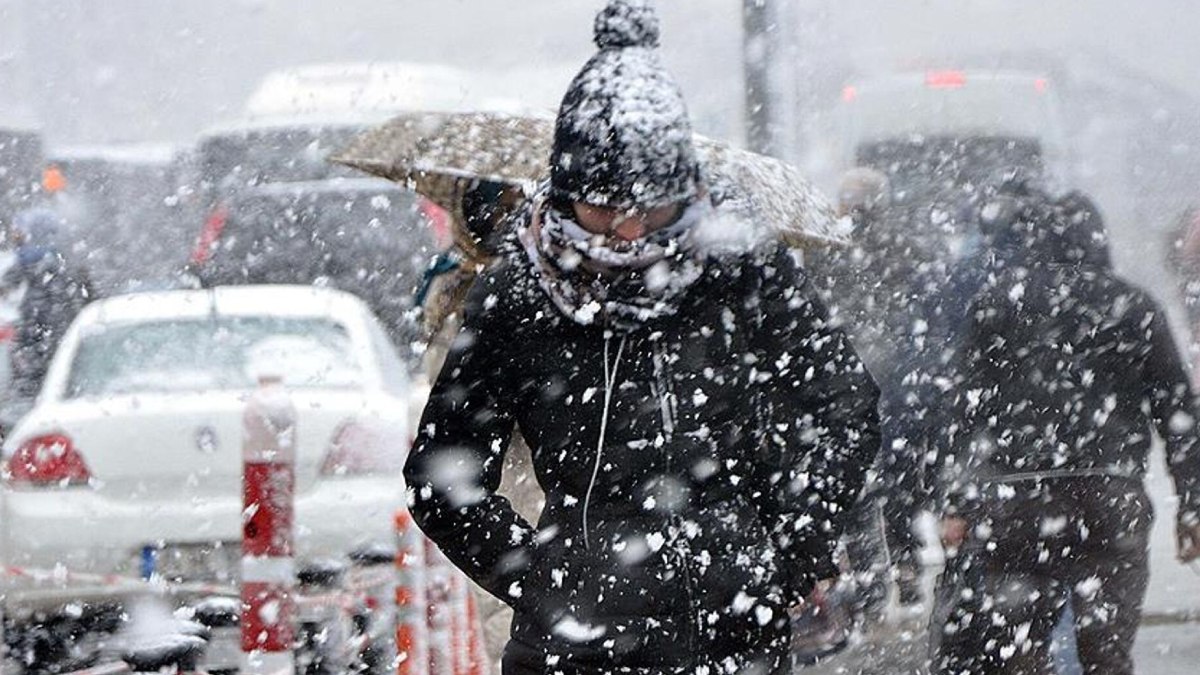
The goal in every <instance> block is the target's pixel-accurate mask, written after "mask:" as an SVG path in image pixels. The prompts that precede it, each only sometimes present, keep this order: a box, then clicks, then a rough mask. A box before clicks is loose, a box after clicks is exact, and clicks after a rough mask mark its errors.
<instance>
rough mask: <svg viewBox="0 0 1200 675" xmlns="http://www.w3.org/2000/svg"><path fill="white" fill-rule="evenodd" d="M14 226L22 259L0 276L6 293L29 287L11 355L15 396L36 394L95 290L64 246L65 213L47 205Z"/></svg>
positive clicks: (21, 215) (19, 216)
mask: <svg viewBox="0 0 1200 675" xmlns="http://www.w3.org/2000/svg"><path fill="white" fill-rule="evenodd" d="M14 225H15V228H14V231H13V239H14V241H15V242H16V243H17V247H16V260H15V262H14V263H13V265H12V267H10V268H8V269H7V270H5V272H4V275H3V277H0V296H3V295H8V294H10V293H13V292H16V291H17V290H18V289H22V288H23V289H24V291H25V294H24V295H23V296H22V298H21V305H20V318H19V319H18V321H17V330H16V336H15V340H14V344H13V349H12V354H11V360H12V373H13V381H12V391H11V392H10V395H11V396H12V397H14V398H19V399H32V398H33V397H35V396H37V393H38V391H39V390H41V387H42V381H43V380H44V379H45V377H46V371H47V370H48V369H49V367H50V360H51V359H52V358H53V356H54V352H55V350H56V349H58V345H59V343H60V342H61V341H62V337H63V335H64V334H65V333H66V332H67V328H68V327H69V326H70V325H71V322H72V321H74V320H75V316H76V315H77V314H78V313H79V311H80V310H81V309H82V308H83V306H84V305H86V304H87V303H88V302H90V301H91V300H92V299H94V296H95V293H94V290H93V288H92V283H91V279H90V277H89V275H88V273H87V270H86V269H85V268H83V267H82V266H80V265H77V264H75V262H74V261H73V260H70V259H68V258H67V257H66V256H64V255H63V252H62V250H61V248H60V247H59V245H58V240H59V238H60V237H61V236H62V235H63V232H62V231H63V229H64V228H65V226H66V224H65V222H64V221H63V219H62V217H61V216H59V215H58V214H57V213H56V212H55V211H53V210H50V209H47V208H35V209H29V210H26V211H22V212H21V213H19V214H17V216H16V218H15V221H14Z"/></svg>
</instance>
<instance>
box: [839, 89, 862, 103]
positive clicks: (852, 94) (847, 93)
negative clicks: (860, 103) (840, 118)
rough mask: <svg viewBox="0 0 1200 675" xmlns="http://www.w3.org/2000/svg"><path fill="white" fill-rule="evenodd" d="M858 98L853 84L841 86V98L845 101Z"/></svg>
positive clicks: (850, 101)
mask: <svg viewBox="0 0 1200 675" xmlns="http://www.w3.org/2000/svg"><path fill="white" fill-rule="evenodd" d="M856 98H858V87H855V86H854V85H846V86H845V87H842V100H843V101H845V102H846V103H853V102H854V99H856Z"/></svg>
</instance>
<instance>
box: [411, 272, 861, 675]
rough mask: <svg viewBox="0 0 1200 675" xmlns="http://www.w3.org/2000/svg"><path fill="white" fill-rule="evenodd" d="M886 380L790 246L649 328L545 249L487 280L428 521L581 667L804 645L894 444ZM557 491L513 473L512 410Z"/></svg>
mask: <svg viewBox="0 0 1200 675" xmlns="http://www.w3.org/2000/svg"><path fill="white" fill-rule="evenodd" d="M877 396H878V392H877V390H876V387H875V384H874V383H873V382H872V380H871V378H870V376H869V375H868V374H867V373H866V372H865V370H864V369H863V367H862V365H861V363H860V362H859V360H858V358H857V356H856V355H855V354H854V351H853V349H852V348H851V347H850V346H849V344H848V343H847V341H846V340H845V338H844V336H843V335H842V334H841V332H840V331H837V330H834V329H832V328H830V327H829V326H827V325H826V323H825V316H824V310H823V308H822V307H821V306H820V304H819V303H818V302H817V301H815V300H814V299H813V298H812V297H811V294H810V292H809V290H808V288H807V286H806V281H805V278H804V275H803V273H802V272H801V271H800V270H799V269H798V268H797V267H796V266H795V263H794V262H793V261H792V259H791V257H790V254H788V253H787V252H786V251H783V250H782V249H780V250H778V251H775V252H773V253H772V254H771V255H770V256H767V257H765V258H763V257H754V256H746V257H743V258H737V259H734V260H725V261H720V262H714V263H712V264H710V265H709V266H708V269H707V271H706V272H705V275H704V276H703V278H701V279H700V280H699V281H697V282H696V285H695V286H693V287H692V289H691V290H690V291H689V293H688V295H687V296H686V298H685V301H684V303H683V305H682V307H681V308H680V310H679V312H678V313H677V314H676V315H674V316H671V317H667V318H663V319H659V320H656V321H653V322H651V323H648V324H647V325H646V326H645V327H644V328H642V329H640V330H637V331H634V332H631V333H627V334H626V333H614V332H609V331H606V330H605V329H604V328H603V327H595V326H581V325H578V324H576V323H574V322H572V321H570V320H569V319H566V318H564V317H563V316H562V315H561V314H560V313H559V312H558V311H557V310H556V309H555V308H554V306H553V305H552V304H551V302H550V301H549V300H548V298H547V296H546V295H545V294H544V293H543V292H542V290H541V289H540V287H539V286H538V284H537V281H536V279H535V278H534V276H533V272H531V271H530V270H529V268H528V265H527V264H526V263H524V261H521V260H518V259H512V260H508V261H506V262H503V263H501V264H500V265H498V266H497V267H496V268H494V269H493V270H492V271H490V272H488V273H486V274H484V275H483V276H482V277H481V278H480V279H479V281H478V282H477V283H476V286H475V288H474V289H473V291H472V294H471V298H470V299H469V301H468V311H467V317H466V322H465V325H464V328H463V331H462V333H461V334H460V336H459V338H458V339H457V341H456V342H455V344H454V345H453V346H452V348H451V352H450V355H449V357H448V359H447V361H446V365H445V366H444V368H443V370H442V373H441V376H440V377H439V378H438V381H437V383H436V384H435V386H434V389H433V393H432V395H431V398H430V401H429V404H428V406H427V407H426V409H425V413H424V416H423V419H422V421H421V427H420V430H419V435H418V438H417V440H416V443H415V446H414V448H413V452H412V455H411V456H410V459H409V461H408V464H407V466H406V468H405V476H406V479H407V481H408V487H409V494H410V505H411V508H412V511H413V514H414V516H415V517H416V520H417V522H418V524H419V525H420V527H421V528H422V530H424V532H425V533H426V534H427V535H428V536H429V537H430V538H432V539H433V541H434V542H436V543H437V544H438V545H439V546H440V547H441V549H442V550H443V552H445V554H446V555H447V556H448V557H449V558H450V559H451V560H452V561H453V562H454V563H455V564H456V565H457V566H459V567H460V568H461V569H463V570H464V571H465V572H466V573H467V574H468V575H469V576H470V577H472V578H473V579H474V580H475V581H476V582H477V583H479V584H480V585H481V586H483V587H484V588H485V589H487V590H488V591H490V592H491V593H493V594H494V595H496V596H497V597H499V598H500V599H501V600H503V601H505V602H507V603H509V604H511V605H512V606H513V607H514V609H515V611H516V614H515V618H514V624H513V629H512V637H513V640H514V643H513V645H510V650H512V649H514V648H516V649H518V650H521V651H523V652H525V653H531V654H541V655H543V656H544V657H545V658H548V659H550V661H551V662H552V663H555V664H557V669H558V670H563V671H564V672H605V671H607V670H608V669H615V668H631V669H635V670H637V671H639V672H653V673H657V672H675V671H676V670H677V669H680V668H691V667H695V666H696V665H697V664H705V663H715V662H716V661H717V660H718V659H722V658H735V659H752V658H756V657H755V656H754V655H755V654H763V653H768V654H772V656H773V658H778V657H780V656H781V655H782V654H786V647H787V636H788V625H787V620H786V619H787V617H786V608H787V606H788V605H789V604H791V603H793V602H795V601H796V600H797V599H798V598H799V597H800V596H801V595H803V594H804V593H806V592H807V591H808V590H809V589H810V588H811V586H812V583H813V582H814V580H815V579H816V578H817V577H818V576H823V575H827V574H828V573H829V572H830V549H831V547H832V544H833V542H834V541H835V540H836V536H837V534H838V530H839V528H840V526H841V523H840V519H839V516H840V514H841V513H842V511H843V510H845V509H846V508H847V507H848V506H849V505H850V504H851V503H852V502H853V501H854V500H855V498H856V496H857V493H858V492H859V490H860V489H861V487H862V482H863V480H864V471H865V468H866V466H867V465H868V464H869V463H870V461H871V459H872V458H873V457H874V455H875V453H876V450H877V446H878V418H877V412H876V402H877ZM514 425H515V426H517V427H519V429H520V431H521V434H522V436H524V438H525V439H527V441H528V442H529V445H530V447H531V449H532V454H533V463H534V469H535V471H536V473H537V479H538V482H539V483H540V484H541V486H542V488H543V490H544V491H545V493H546V497H547V504H546V508H545V510H544V511H543V513H542V515H541V518H540V519H539V522H538V523H537V525H536V527H535V526H533V525H531V524H530V523H527V522H525V521H524V520H523V519H521V518H520V517H519V516H518V515H517V514H516V513H515V512H514V511H513V509H512V508H511V506H510V505H509V503H508V502H507V501H506V500H505V499H503V498H501V497H499V496H497V495H496V493H495V491H496V487H497V485H498V484H499V482H500V471H501V465H502V463H503V462H502V458H503V455H504V453H505V451H506V449H507V445H508V439H509V437H510V435H511V433H512V431H513V427H514Z"/></svg>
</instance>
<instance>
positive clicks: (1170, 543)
mask: <svg viewBox="0 0 1200 675" xmlns="http://www.w3.org/2000/svg"><path fill="white" fill-rule="evenodd" d="M1147 489H1148V490H1149V492H1150V498H1151V499H1152V500H1153V502H1154V513H1155V521H1154V531H1153V532H1152V534H1151V537H1150V588H1149V589H1148V590H1147V592H1146V614H1147V615H1148V616H1151V617H1157V616H1170V615H1178V614H1181V613H1187V614H1188V615H1189V616H1190V617H1191V618H1192V619H1195V620H1200V565H1197V564H1195V563H1193V566H1185V565H1182V564H1180V563H1179V561H1178V560H1176V559H1175V509H1176V506H1177V501H1176V499H1175V488H1174V486H1173V485H1172V483H1171V478H1170V475H1169V474H1168V473H1167V470H1166V460H1165V459H1164V457H1163V453H1162V449H1161V448H1156V449H1155V451H1154V453H1153V455H1152V456H1151V458H1150V476H1149V479H1148V480H1147ZM1195 636H1196V639H1195V641H1196V642H1197V643H1198V644H1200V627H1197V632H1196V633H1195ZM1192 663H1194V664H1196V663H1200V662H1198V661H1195V660H1193V661H1192ZM1195 668H1196V670H1194V671H1192V672H1197V671H1200V665H1196V666H1195Z"/></svg>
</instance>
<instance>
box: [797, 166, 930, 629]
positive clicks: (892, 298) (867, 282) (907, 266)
mask: <svg viewBox="0 0 1200 675" xmlns="http://www.w3.org/2000/svg"><path fill="white" fill-rule="evenodd" d="M891 202H892V194H891V187H890V185H889V181H888V179H887V176H885V175H884V174H882V173H880V172H878V171H876V170H874V169H870V168H865V167H860V168H855V169H851V170H850V171H848V172H847V173H846V174H845V175H844V176H843V178H842V182H841V185H840V187H839V189H838V213H839V215H841V216H843V217H848V218H850V220H851V222H852V223H853V225H854V231H853V234H852V235H851V243H850V245H849V246H845V247H840V248H835V249H830V250H829V251H827V252H824V255H820V256H814V260H806V263H808V264H807V269H808V270H809V271H810V272H811V273H812V274H813V277H814V285H816V286H817V287H818V288H820V289H821V290H822V299H823V300H825V301H826V302H827V305H828V307H829V311H830V316H831V319H832V320H833V321H834V323H835V324H836V325H838V326H839V327H843V328H844V329H845V331H846V335H847V337H849V339H850V342H851V343H852V344H853V345H854V348H855V350H856V351H857V352H858V354H859V355H860V356H861V357H862V359H863V362H864V363H865V364H866V366H867V370H868V371H870V373H871V375H872V376H873V377H874V378H875V381H876V382H877V383H878V384H879V388H880V391H881V396H880V426H881V431H882V436H883V442H882V445H881V448H880V453H879V456H878V457H877V458H876V461H875V465H874V469H875V473H876V474H877V475H878V480H876V481H874V482H873V483H872V489H870V490H868V491H866V493H864V494H863V496H862V500H861V502H860V503H859V504H858V505H857V506H856V508H855V517H854V521H855V524H854V527H853V528H852V529H853V531H852V532H850V533H848V534H847V541H846V548H847V554H848V557H849V559H850V565H851V567H852V568H853V570H854V571H855V581H856V582H857V584H858V586H859V593H858V602H857V605H858V609H859V611H861V612H863V613H865V614H867V615H868V617H878V616H879V615H880V614H881V612H882V611H883V609H884V605H885V602H886V600H887V595H888V589H889V588H890V584H889V583H888V582H889V578H891V577H894V579H895V581H896V585H897V586H898V588H899V591H900V593H899V595H900V601H901V603H902V604H906V605H909V604H914V603H916V602H919V600H920V588H919V581H920V561H919V560H918V557H917V553H918V552H919V550H920V546H921V544H920V541H919V539H918V538H917V536H916V534H915V532H914V530H913V522H914V520H915V518H916V516H917V515H919V513H920V510H921V508H923V507H924V505H925V499H924V497H923V464H924V457H925V453H926V443H925V438H924V436H925V430H926V427H927V426H928V421H927V419H926V414H925V413H926V411H925V410H924V409H923V407H922V406H921V405H918V402H917V401H916V400H914V399H915V398H916V395H917V394H918V393H919V391H918V388H917V385H918V384H919V383H920V382H922V376H923V374H924V373H923V371H924V368H923V363H924V361H925V359H927V358H928V357H927V355H926V354H925V351H926V350H927V349H928V348H929V346H930V345H929V344H928V342H927V338H928V323H927V321H926V320H925V317H924V312H923V310H924V309H925V307H924V305H925V300H926V298H927V297H928V292H929V291H928V286H929V285H930V284H931V283H932V279H933V278H934V274H933V270H934V267H935V261H934V256H933V255H932V254H933V252H932V251H930V250H929V247H928V246H925V245H923V244H924V242H922V241H921V240H920V239H919V237H917V236H915V233H914V231H913V228H912V227H911V226H910V224H909V223H907V222H905V221H904V220H902V219H900V218H898V217H897V214H896V212H895V210H894V209H893V208H892V203H891Z"/></svg>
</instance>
